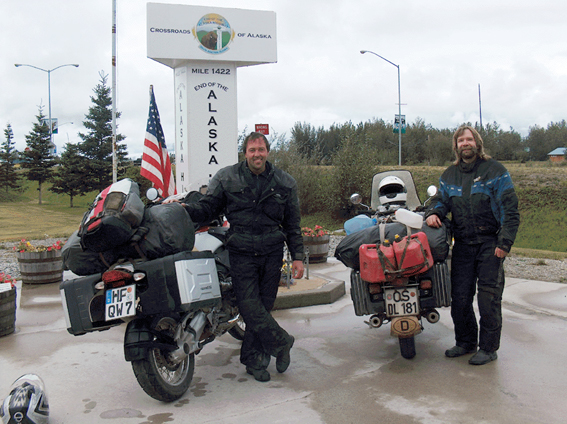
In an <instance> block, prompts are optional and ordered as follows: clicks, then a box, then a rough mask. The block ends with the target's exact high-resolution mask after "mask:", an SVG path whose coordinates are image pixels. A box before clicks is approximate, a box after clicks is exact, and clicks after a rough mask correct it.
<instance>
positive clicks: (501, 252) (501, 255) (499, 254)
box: [494, 247, 508, 259]
mask: <svg viewBox="0 0 567 424" xmlns="http://www.w3.org/2000/svg"><path fill="white" fill-rule="evenodd" d="M494 254H495V255H496V256H497V257H499V258H500V259H502V258H505V257H506V255H508V252H506V251H505V250H503V249H500V248H499V247H497V248H496V249H495V250H494Z"/></svg>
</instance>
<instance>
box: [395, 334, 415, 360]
mask: <svg viewBox="0 0 567 424" xmlns="http://www.w3.org/2000/svg"><path fill="white" fill-rule="evenodd" d="M398 341H399V342H400V353H401V354H402V357H404V358H406V359H412V358H413V357H414V356H415V338H414V337H398Z"/></svg>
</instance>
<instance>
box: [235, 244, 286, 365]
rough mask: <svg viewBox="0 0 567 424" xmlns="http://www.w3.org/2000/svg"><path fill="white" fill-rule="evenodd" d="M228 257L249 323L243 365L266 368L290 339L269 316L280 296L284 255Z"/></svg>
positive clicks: (241, 304)
mask: <svg viewBox="0 0 567 424" xmlns="http://www.w3.org/2000/svg"><path fill="white" fill-rule="evenodd" d="M229 255H230V265H231V275H232V284H233V287H234V291H235V293H236V299H237V301H238V308H239V310H240V314H241V315H242V318H243V319H244V322H245V324H246V332H245V335H244V341H243V342H242V347H241V349H240V362H241V363H242V364H244V365H246V366H248V367H252V368H256V369H265V368H266V367H267V366H268V364H269V362H270V357H271V356H277V354H278V353H279V352H280V351H281V349H283V348H284V347H285V346H286V345H287V344H288V343H289V342H290V340H291V336H290V335H289V334H288V333H287V332H286V331H285V330H284V329H283V328H281V327H280V326H279V324H278V323H277V322H276V320H275V319H274V318H273V317H272V315H271V314H270V311H271V310H272V308H273V307H274V303H275V300H276V296H277V293H278V286H279V282H280V278H281V267H282V261H283V252H281V251H278V252H275V253H272V254H268V255H263V256H249V255H241V254H238V253H235V252H232V251H231V252H229Z"/></svg>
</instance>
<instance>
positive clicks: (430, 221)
mask: <svg viewBox="0 0 567 424" xmlns="http://www.w3.org/2000/svg"><path fill="white" fill-rule="evenodd" d="M425 223H426V224H427V225H428V226H430V227H433V228H439V227H440V226H441V220H440V219H439V217H438V216H437V215H435V214H433V215H429V216H428V217H427V219H426V220H425Z"/></svg>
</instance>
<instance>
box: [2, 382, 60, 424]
mask: <svg viewBox="0 0 567 424" xmlns="http://www.w3.org/2000/svg"><path fill="white" fill-rule="evenodd" d="M0 419H2V423H3V424H47V423H48V422H49V403H48V402H47V395H46V393H45V385H44V384H43V380H42V379H41V378H39V377H38V376H37V375H35V374H25V375H22V376H21V377H20V378H18V379H17V380H16V381H14V383H13V384H12V386H11V387H10V394H9V395H8V397H7V398H6V399H4V401H3V402H2V404H1V405H0Z"/></svg>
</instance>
